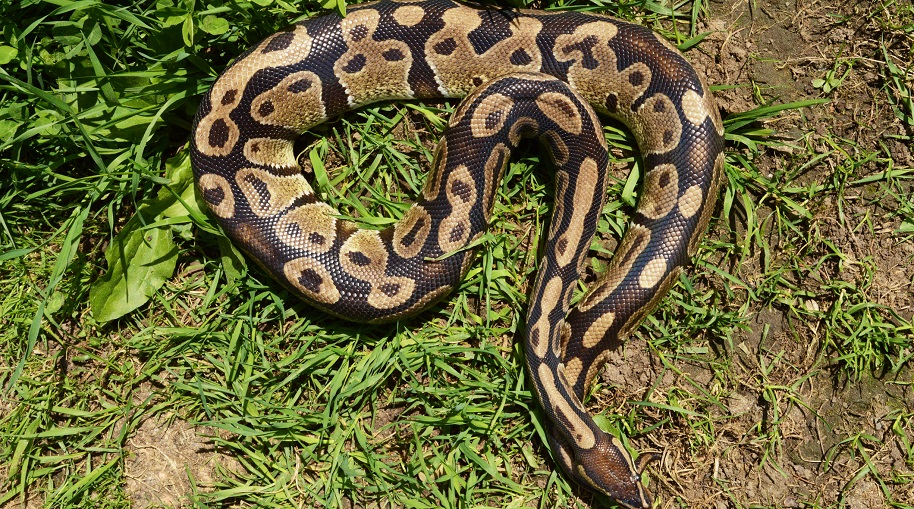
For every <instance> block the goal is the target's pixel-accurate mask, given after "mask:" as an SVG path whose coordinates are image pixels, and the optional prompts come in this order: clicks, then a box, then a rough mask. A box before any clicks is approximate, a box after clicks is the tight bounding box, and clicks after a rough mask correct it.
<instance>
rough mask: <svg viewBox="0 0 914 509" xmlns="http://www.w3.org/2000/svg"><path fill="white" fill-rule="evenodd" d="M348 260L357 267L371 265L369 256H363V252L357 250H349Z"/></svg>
mask: <svg viewBox="0 0 914 509" xmlns="http://www.w3.org/2000/svg"><path fill="white" fill-rule="evenodd" d="M349 261H351V262H352V263H354V264H356V265H358V266H359V267H367V266H369V265H371V258H369V257H367V256H365V254H364V253H362V252H359V251H350V252H349Z"/></svg>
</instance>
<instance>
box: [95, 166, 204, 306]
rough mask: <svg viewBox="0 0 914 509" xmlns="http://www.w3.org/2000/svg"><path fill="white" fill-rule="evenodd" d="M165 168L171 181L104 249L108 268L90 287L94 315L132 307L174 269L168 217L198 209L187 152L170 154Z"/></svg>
mask: <svg viewBox="0 0 914 509" xmlns="http://www.w3.org/2000/svg"><path fill="white" fill-rule="evenodd" d="M165 169H166V177H167V178H168V180H169V182H170V184H169V185H167V186H164V187H163V188H162V189H161V190H160V191H159V194H158V196H157V197H156V198H155V199H153V200H149V201H146V202H143V203H142V204H141V205H140V207H139V210H138V211H137V213H136V215H134V216H133V218H131V219H130V221H128V222H127V224H126V225H124V229H123V230H121V232H120V233H118V234H117V236H116V237H115V238H114V240H113V241H112V242H111V245H110V246H109V247H108V250H107V251H106V252H105V259H106V260H107V261H108V272H106V273H105V275H104V276H103V277H102V278H101V279H99V280H98V281H96V282H95V284H93V285H92V288H90V290H89V304H90V306H91V307H92V314H93V316H94V317H95V319H96V320H99V321H101V322H106V321H110V320H114V319H116V318H120V317H122V316H124V315H126V314H127V313H129V312H131V311H133V310H134V309H137V308H138V307H140V306H142V305H143V304H145V303H146V302H148V301H149V298H150V297H152V296H153V295H154V294H155V292H156V291H158V289H159V288H161V287H162V285H163V284H165V281H167V280H168V279H169V278H170V277H171V276H172V275H173V274H174V271H175V266H176V265H177V261H178V248H177V246H176V245H175V242H174V236H173V227H174V224H175V221H174V220H172V221H167V219H170V218H178V217H184V218H186V219H185V221H188V222H189V221H190V219H189V215H191V214H194V213H197V214H198V213H199V210H197V204H196V200H195V199H194V190H193V172H192V171H191V168H190V158H189V157H188V156H187V152H186V151H183V152H181V153H179V154H178V155H176V156H175V157H174V158H172V159H171V160H169V161H168V162H167V163H166V165H165ZM189 209H190V210H189Z"/></svg>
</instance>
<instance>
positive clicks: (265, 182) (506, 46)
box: [190, 0, 724, 509]
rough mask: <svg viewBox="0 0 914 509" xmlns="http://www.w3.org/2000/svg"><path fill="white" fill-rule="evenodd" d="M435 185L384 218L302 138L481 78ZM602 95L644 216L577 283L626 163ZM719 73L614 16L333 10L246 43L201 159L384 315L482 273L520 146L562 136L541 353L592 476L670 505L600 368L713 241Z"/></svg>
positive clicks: (543, 290)
mask: <svg viewBox="0 0 914 509" xmlns="http://www.w3.org/2000/svg"><path fill="white" fill-rule="evenodd" d="M461 97H463V98H464V99H463V101H462V102H461V103H460V104H459V105H458V106H457V108H456V110H455V112H454V115H453V117H452V119H451V120H450V121H449V122H448V125H447V128H446V129H445V131H444V134H443V136H442V138H441V140H440V141H439V143H438V145H437V147H436V148H435V151H434V156H433V159H432V164H431V170H430V173H429V175H428V176H427V178H426V182H425V185H424V188H423V189H422V191H421V193H420V195H419V196H418V198H417V200H416V201H415V203H413V204H412V205H411V206H409V208H406V209H405V212H404V213H403V214H402V217H401V218H400V219H399V220H398V221H396V223H394V224H393V225H392V226H390V227H388V228H386V229H383V230H377V229H369V228H364V227H360V226H359V225H358V224H357V223H355V222H354V221H352V220H349V219H346V218H345V216H342V215H341V214H340V213H339V212H338V211H337V210H336V209H334V208H333V207H331V206H330V205H328V204H327V203H325V202H322V201H321V200H320V199H319V196H318V195H317V194H316V193H315V191H314V189H313V188H312V187H311V185H310V184H309V182H308V179H307V178H306V177H305V175H304V173H303V171H302V167H301V166H300V164H299V163H298V160H297V158H296V154H295V141H296V139H298V138H299V137H300V136H301V135H302V134H303V133H305V132H306V131H307V130H308V129H310V128H311V127H313V126H315V125H317V124H320V123H322V122H324V121H327V120H328V119H332V118H335V117H338V116H339V115H341V114H343V113H345V112H346V111H349V110H352V109H355V108H358V107H360V106H363V105H366V104H369V103H373V102H376V101H382V100H384V101H391V100H414V99H436V98H461ZM598 114H602V115H606V116H608V117H610V118H612V119H616V120H618V121H620V122H621V123H623V124H624V125H625V126H626V127H627V128H628V129H629V130H630V131H631V133H632V135H633V136H634V138H635V140H636V142H637V146H638V150H639V152H640V153H641V159H642V161H643V169H644V170H643V172H644V174H643V184H642V189H641V192H640V197H639V200H638V204H637V207H636V209H635V211H634V213H633V214H632V217H631V220H630V224H629V227H628V229H627V231H626V233H625V234H624V235H623V237H622V239H621V240H620V241H619V243H618V246H617V247H616V249H615V252H614V254H613V257H612V259H611V260H610V262H609V263H608V265H607V267H606V270H605V271H603V273H602V274H601V275H600V276H599V277H598V279H597V280H596V282H595V283H593V284H592V285H591V287H590V288H589V289H588V290H587V292H586V293H585V294H584V296H583V297H582V298H581V299H580V300H579V302H578V303H577V305H576V306H575V307H574V308H572V307H571V305H570V303H571V301H572V298H573V294H574V292H575V290H576V287H577V285H578V282H579V280H580V278H581V274H582V272H583V270H584V269H585V265H586V262H587V255H588V252H589V249H590V245H591V241H592V238H593V236H594V234H595V231H596V225H597V223H598V220H599V218H600V214H601V212H602V209H603V206H604V196H605V194H606V188H607V185H608V179H609V177H608V170H607V166H608V154H607V143H606V140H605V135H604V132H603V127H602V124H601V122H600V120H599V118H598V116H597V115H598ZM723 132H724V130H723V123H722V121H721V117H720V114H719V112H718V109H717V107H716V104H715V101H714V97H713V94H712V93H711V91H710V90H709V88H708V87H707V86H706V85H705V83H704V80H703V79H702V77H701V76H699V74H698V73H697V71H696V70H695V68H694V67H693V66H692V65H690V64H689V63H688V61H687V60H686V59H685V58H684V57H683V55H682V54H681V53H680V52H679V51H678V50H677V48H676V47H675V46H673V45H672V44H671V43H669V42H668V41H667V40H666V39H664V38H663V37H662V36H660V35H658V34H656V33H655V32H653V31H651V30H649V29H647V28H645V27H642V26H639V25H637V24H632V23H628V22H624V21H620V20H618V19H615V18H612V17H610V16H606V15H602V14H597V13H582V12H572V11H537V10H517V9H507V8H496V7H480V6H471V5H465V4H462V3H458V2H455V1H452V0H382V1H380V2H375V3H369V4H361V5H357V6H350V7H349V9H348V12H347V13H346V15H345V16H340V15H339V14H337V13H334V14H327V15H324V16H319V17H313V18H309V19H305V20H303V21H300V22H298V23H296V24H294V25H292V26H291V27H289V28H287V29H285V30H282V31H280V32H278V33H275V34H273V35H271V36H269V37H267V38H266V39H264V40H263V41H261V42H260V43H259V44H257V45H255V46H253V47H251V48H250V49H249V50H248V51H246V52H245V53H243V54H242V55H241V56H239V57H238V58H236V59H235V60H234V62H233V63H231V64H230V65H229V66H228V67H227V68H226V69H225V70H224V71H223V72H222V74H221V75H220V76H219V77H218V78H217V79H216V80H215V82H214V83H213V85H212V87H211V88H210V89H209V91H208V92H207V93H206V94H205V95H204V97H203V98H202V100H201V103H200V106H199V110H198V112H197V115H196V117H195V119H194V123H193V127H192V133H191V142H190V145H191V149H190V151H191V162H192V166H193V169H194V176H195V181H196V185H197V188H198V190H199V193H200V195H201V196H202V198H203V201H204V202H205V203H206V204H207V206H208V208H209V210H210V211H211V213H212V215H213V216H214V218H215V219H216V221H217V222H218V223H219V225H220V226H221V227H222V229H223V231H224V232H225V234H226V235H228V237H229V238H230V239H231V241H232V242H233V244H234V245H236V246H238V247H239V248H240V249H241V250H243V251H244V252H245V253H246V254H247V255H248V256H249V257H250V258H251V259H252V260H254V261H255V262H256V263H257V264H258V265H260V266H261V267H262V268H263V270H264V271H266V272H267V273H268V274H269V275H270V276H271V277H272V278H274V279H275V280H276V281H278V282H279V283H281V284H282V285H284V286H285V287H287V288H288V289H289V290H290V291H291V292H292V293H294V294H296V295H297V296H298V297H301V298H302V299H304V300H305V301H306V302H308V303H310V304H311V305H313V306H314V307H316V308H318V309H320V310H323V311H326V312H328V313H330V314H333V315H336V316H339V317H342V318H345V319H348V320H357V321H360V322H366V323H375V322H388V321H394V320H399V319H403V318H405V317H409V316H412V315H415V314H417V313H419V312H420V311H422V310H424V309H427V308H429V307H430V306H432V305H433V304H434V303H436V302H438V301H440V300H441V299H443V298H444V297H445V296H446V295H447V294H448V293H449V292H450V291H451V290H453V289H454V288H455V287H456V286H457V285H458V284H459V283H460V281H461V280H462V278H463V277H464V276H465V275H466V274H467V272H468V270H469V268H470V267H471V264H472V261H473V260H474V247H475V246H476V245H477V244H478V243H479V241H480V237H481V236H482V235H483V234H484V232H485V230H486V227H487V224H488V221H489V217H490V215H491V212H492V209H493V205H494V199H495V196H496V194H497V190H498V189H499V186H500V185H501V184H500V180H501V178H502V175H503V173H504V169H505V167H506V165H507V164H508V162H509V160H510V158H511V154H512V153H513V152H515V151H516V149H517V147H518V145H519V144H521V143H522V142H523V140H525V139H530V138H532V139H535V140H538V141H539V142H540V143H541V144H542V145H544V146H545V148H546V151H547V152H548V153H549V155H550V157H551V159H552V165H553V166H554V169H555V186H554V205H553V212H552V216H551V219H550V221H549V226H548V232H547V236H546V241H545V244H544V245H543V246H542V248H541V251H540V253H538V258H537V264H538V270H537V275H536V278H535V281H534V283H533V286H532V291H531V292H530V300H529V304H528V309H527V316H526V322H525V324H526V326H525V329H524V331H523V332H522V333H521V335H522V336H523V342H524V350H525V358H526V368H527V372H528V374H529V378H530V379H531V380H532V385H533V386H534V388H535V393H536V396H537V397H538V399H539V402H540V404H541V406H542V409H543V412H544V415H545V416H546V417H547V422H548V423H549V431H548V433H547V436H548V442H549V446H550V449H551V451H552V455H553V458H554V461H555V462H556V463H557V464H558V465H560V467H561V468H562V469H563V470H564V471H565V472H566V473H567V475H568V477H570V478H571V479H572V480H574V481H575V482H577V483H578V484H580V485H582V486H584V487H586V488H588V489H590V490H592V491H595V492H597V493H602V494H605V495H607V496H609V497H611V498H613V499H615V500H616V501H617V502H618V503H619V504H621V505H623V506H625V507H631V508H640V509H644V508H648V507H651V504H652V497H651V495H650V494H649V493H648V491H647V489H646V488H645V486H644V484H643V482H642V470H643V469H644V466H645V464H647V462H649V461H650V460H652V459H653V458H654V457H655V456H656V455H655V454H642V455H641V456H640V458H638V461H637V462H636V461H635V459H634V457H633V456H632V453H630V452H629V451H628V449H627V448H626V447H625V445H624V444H623V443H622V442H621V440H620V439H619V438H617V437H616V436H615V435H614V434H612V433H608V432H606V431H604V430H602V429H601V428H600V427H598V426H597V424H596V423H595V421H594V419H593V417H592V416H591V415H590V414H589V413H588V411H587V410H586V408H585V406H584V404H583V403H582V401H583V400H584V398H585V395H587V394H589V391H590V389H591V385H592V383H593V380H594V379H595V378H596V376H597V374H598V371H599V370H600V369H601V368H602V366H603V365H604V364H605V363H606V361H607V360H608V358H609V354H610V351H611V350H613V349H614V348H615V347H617V346H618V345H619V344H620V342H621V341H622V340H624V339H625V338H626V337H627V336H628V335H630V334H631V332H632V331H633V330H634V329H635V328H636V327H637V326H638V324H639V323H640V322H641V320H642V319H643V318H644V317H645V316H646V315H647V314H648V313H649V312H650V311H651V310H652V309H653V308H654V307H655V306H656V305H657V303H658V302H659V300H660V299H661V298H662V297H663V296H664V295H665V294H666V292H667V291H668V290H669V288H670V287H671V285H672V284H673V283H674V282H675V281H676V280H677V279H678V278H679V275H680V273H681V272H682V270H683V267H684V266H685V265H686V264H687V263H688V262H689V260H690V257H691V256H692V255H693V254H694V252H695V251H696V248H697V245H698V244H699V242H700V238H701V236H702V234H703V232H704V231H705V230H706V228H707V225H708V222H709V219H710V217H711V214H712V211H713V209H714V205H715V201H716V196H717V193H718V188H719V186H720V180H721V173H722V168H723V165H724V152H723V147H724V141H723Z"/></svg>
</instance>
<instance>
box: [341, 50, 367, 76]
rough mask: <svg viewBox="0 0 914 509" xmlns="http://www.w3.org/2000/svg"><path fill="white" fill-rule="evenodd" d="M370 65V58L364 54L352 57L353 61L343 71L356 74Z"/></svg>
mask: <svg viewBox="0 0 914 509" xmlns="http://www.w3.org/2000/svg"><path fill="white" fill-rule="evenodd" d="M366 63H368V58H367V57H365V55H363V54H362V53H359V54H358V55H356V56H354V57H352V59H351V60H350V61H349V63H347V64H346V65H345V66H344V67H343V71H344V72H347V73H349V74H355V73H357V72H359V71H361V70H362V68H364V67H365V64H366Z"/></svg>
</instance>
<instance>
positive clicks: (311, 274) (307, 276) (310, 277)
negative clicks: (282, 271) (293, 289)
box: [298, 269, 324, 293]
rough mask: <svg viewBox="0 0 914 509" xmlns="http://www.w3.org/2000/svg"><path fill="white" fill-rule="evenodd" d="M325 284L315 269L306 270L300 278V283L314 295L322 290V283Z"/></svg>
mask: <svg viewBox="0 0 914 509" xmlns="http://www.w3.org/2000/svg"><path fill="white" fill-rule="evenodd" d="M323 282H324V278H322V277H321V275H320V274H318V273H317V272H315V271H314V269H305V270H303V271H301V274H300V275H299V276H298V283H299V284H300V285H302V286H303V287H305V288H307V289H308V290H311V291H312V292H314V293H317V292H318V290H320V289H321V283H323Z"/></svg>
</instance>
